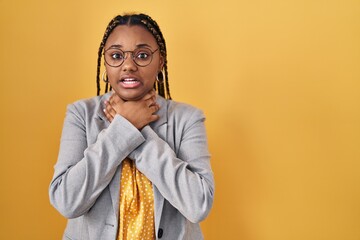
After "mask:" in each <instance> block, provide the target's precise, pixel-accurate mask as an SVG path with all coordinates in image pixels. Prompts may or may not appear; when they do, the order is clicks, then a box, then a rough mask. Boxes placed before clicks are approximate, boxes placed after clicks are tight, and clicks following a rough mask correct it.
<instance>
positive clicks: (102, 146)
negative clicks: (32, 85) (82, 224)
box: [49, 104, 145, 218]
mask: <svg viewBox="0 0 360 240" xmlns="http://www.w3.org/2000/svg"><path fill="white" fill-rule="evenodd" d="M85 115H86V109H85V108H84V107H82V106H76V105H74V104H73V105H69V106H68V109H67V113H66V117H65V121H64V126H63V131H62V136H61V143H60V150H59V156H58V161H57V163H56V165H55V173H54V176H53V179H52V181H51V184H50V188H49V195H50V202H51V204H52V205H53V206H54V207H55V208H56V209H57V210H58V211H59V212H60V213H61V214H62V215H64V216H65V217H67V218H75V217H79V216H81V215H83V214H84V213H85V212H87V211H88V210H89V209H90V208H91V207H92V206H93V204H94V203H95V201H96V199H97V198H98V197H99V195H100V194H101V193H102V191H103V190H104V189H105V188H106V187H107V186H108V184H109V182H110V181H111V179H112V177H113V176H114V174H115V172H116V169H117V167H118V166H119V165H120V163H121V161H122V160H123V159H124V158H126V156H128V155H129V153H130V152H131V151H133V150H134V149H135V148H137V147H138V146H139V145H140V144H142V143H143V142H144V141H145V139H144V137H143V135H142V134H141V133H140V131H138V130H137V129H136V128H135V127H134V126H133V125H132V124H130V123H129V122H128V121H127V120H126V119H124V118H123V117H121V116H119V115H117V116H116V117H115V118H114V120H113V121H112V123H111V124H110V125H109V127H108V128H107V129H104V130H102V131H101V132H100V133H99V135H98V136H97V140H96V141H95V143H93V144H91V145H89V146H88V144H87V142H88V141H87V131H86V128H87V127H88V126H87V123H86V121H85V120H84V119H85ZM92 117H93V116H92Z"/></svg>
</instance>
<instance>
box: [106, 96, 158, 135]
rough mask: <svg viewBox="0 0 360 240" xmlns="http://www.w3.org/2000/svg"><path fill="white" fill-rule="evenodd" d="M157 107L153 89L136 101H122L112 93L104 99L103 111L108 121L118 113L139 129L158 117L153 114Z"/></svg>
mask: <svg viewBox="0 0 360 240" xmlns="http://www.w3.org/2000/svg"><path fill="white" fill-rule="evenodd" d="M159 108H160V106H159V105H158V104H157V103H156V92H155V91H154V90H151V91H150V92H149V93H147V94H146V95H145V96H144V97H143V98H142V99H140V100H137V101H124V100H122V99H121V98H120V97H119V96H118V95H117V94H116V93H113V94H112V95H111V97H110V98H109V100H108V101H105V109H104V113H105V116H106V118H107V119H108V120H109V122H112V120H113V119H114V117H115V115H116V114H120V115H121V116H123V117H124V118H126V119H127V120H128V121H129V122H130V123H131V124H133V125H134V126H135V127H136V128H137V129H139V130H140V129H142V128H143V127H145V126H146V125H148V124H149V123H151V122H154V121H156V120H158V119H159V116H158V115H156V114H155V113H156V112H157V111H158V110H159Z"/></svg>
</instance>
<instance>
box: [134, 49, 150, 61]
mask: <svg viewBox="0 0 360 240" xmlns="http://www.w3.org/2000/svg"><path fill="white" fill-rule="evenodd" d="M150 55H151V53H150V52H148V51H146V50H140V51H138V52H136V55H135V57H136V58H137V59H140V60H146V59H148V58H149V57H150Z"/></svg>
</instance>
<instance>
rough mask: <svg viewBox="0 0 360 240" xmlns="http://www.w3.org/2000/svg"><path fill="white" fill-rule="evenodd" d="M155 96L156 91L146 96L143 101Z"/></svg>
mask: <svg viewBox="0 0 360 240" xmlns="http://www.w3.org/2000/svg"><path fill="white" fill-rule="evenodd" d="M155 95H156V92H155V90H151V91H149V92H148V93H147V94H145V96H144V97H143V98H142V100H148V99H151V98H152V97H155Z"/></svg>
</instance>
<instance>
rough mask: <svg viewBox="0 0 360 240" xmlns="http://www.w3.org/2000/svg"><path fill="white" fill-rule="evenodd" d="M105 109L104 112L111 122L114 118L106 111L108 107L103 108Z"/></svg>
mask: <svg viewBox="0 0 360 240" xmlns="http://www.w3.org/2000/svg"><path fill="white" fill-rule="evenodd" d="M103 111H104V114H105V117H106V118H107V120H108V121H109V122H112V120H113V119H114V118H113V117H112V116H111V115H110V114H109V113H108V112H107V111H106V109H103Z"/></svg>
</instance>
